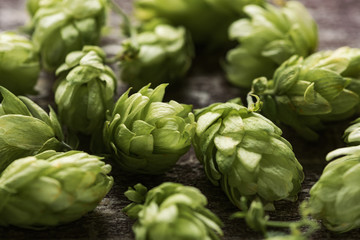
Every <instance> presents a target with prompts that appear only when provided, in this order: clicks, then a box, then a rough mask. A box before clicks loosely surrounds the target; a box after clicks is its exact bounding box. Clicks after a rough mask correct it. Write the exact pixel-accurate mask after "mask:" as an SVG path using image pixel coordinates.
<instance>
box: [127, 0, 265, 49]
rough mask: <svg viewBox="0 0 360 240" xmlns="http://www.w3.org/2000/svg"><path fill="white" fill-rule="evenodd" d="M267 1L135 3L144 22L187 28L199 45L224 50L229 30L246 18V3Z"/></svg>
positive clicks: (159, 0)
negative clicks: (222, 48) (158, 21)
mask: <svg viewBox="0 0 360 240" xmlns="http://www.w3.org/2000/svg"><path fill="white" fill-rule="evenodd" d="M263 3H264V0H192V1H188V0H136V1H135V6H134V9H135V15H136V16H137V18H138V19H140V20H141V21H144V22H147V21H152V20H153V19H154V18H161V19H165V20H166V21H167V22H169V23H170V24H172V25H174V26H184V27H185V28H186V29H188V30H189V31H190V33H191V36H192V38H193V40H194V42H195V43H196V44H197V45H207V46H208V47H209V48H216V47H217V48H221V47H224V45H226V44H228V43H229V40H228V39H227V36H226V31H227V29H228V27H229V26H230V24H231V23H232V22H233V21H235V20H236V19H238V18H239V17H243V16H244V13H243V11H242V9H243V7H244V6H245V5H246V4H258V5H261V4H263Z"/></svg>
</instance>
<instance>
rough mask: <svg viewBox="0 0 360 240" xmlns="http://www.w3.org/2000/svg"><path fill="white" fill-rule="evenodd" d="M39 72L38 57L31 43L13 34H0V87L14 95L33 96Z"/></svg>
mask: <svg viewBox="0 0 360 240" xmlns="http://www.w3.org/2000/svg"><path fill="white" fill-rule="evenodd" d="M39 72H40V60H39V56H38V54H37V52H36V51H35V48H34V45H33V44H32V43H31V41H30V40H29V39H27V38H25V37H23V36H21V35H18V34H15V33H11V32H2V33H0V86H3V87H5V88H7V89H9V90H10V91H11V92H13V93H14V94H16V95H19V94H34V93H35V90H34V87H35V84H36V82H37V80H38V76H39Z"/></svg>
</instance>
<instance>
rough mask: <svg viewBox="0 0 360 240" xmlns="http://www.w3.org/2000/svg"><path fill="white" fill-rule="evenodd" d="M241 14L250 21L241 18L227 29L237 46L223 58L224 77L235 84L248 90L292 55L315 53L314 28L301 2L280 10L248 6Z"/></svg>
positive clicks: (315, 32)
mask: <svg viewBox="0 0 360 240" xmlns="http://www.w3.org/2000/svg"><path fill="white" fill-rule="evenodd" d="M244 11H245V12H246V13H247V14H248V15H249V16H250V19H246V18H244V19H240V20H238V21H236V22H234V23H233V24H232V25H231V27H230V29H229V35H230V38H231V39H236V40H238V41H239V43H240V44H239V46H238V47H236V48H234V49H232V50H230V51H229V52H228V54H227V57H226V58H227V64H226V65H225V70H226V72H227V78H228V79H229V81H230V82H231V83H233V84H234V85H237V86H239V87H243V88H250V87H251V82H252V80H253V79H254V78H257V77H261V76H265V77H271V76H272V74H273V73H274V71H275V70H276V68H277V67H278V66H279V65H280V64H282V63H283V62H284V61H285V60H287V59H288V58H289V57H291V56H292V55H294V54H296V55H300V56H304V57H306V56H308V55H310V54H311V53H312V52H314V51H315V49H316V47H317V43H318V34H317V26H316V23H315V21H314V19H313V18H312V17H311V15H310V14H309V12H308V11H307V10H306V8H305V7H304V6H303V5H302V4H301V3H300V2H297V1H289V2H286V5H285V6H283V7H280V8H277V7H275V6H272V5H271V4H267V5H266V6H265V7H264V8H262V7H260V6H256V5H249V6H246V7H245V8H244Z"/></svg>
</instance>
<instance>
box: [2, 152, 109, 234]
mask: <svg viewBox="0 0 360 240" xmlns="http://www.w3.org/2000/svg"><path fill="white" fill-rule="evenodd" d="M100 159H101V158H99V157H97V156H92V155H88V154H87V153H84V152H79V151H70V152H66V153H57V152H54V151H46V152H43V153H41V154H39V155H37V156H34V157H26V158H22V159H18V160H16V161H14V162H13V163H12V164H11V165H9V166H8V167H7V169H6V170H5V171H4V172H3V173H2V174H1V176H0V225H1V226H7V225H14V226H18V227H44V226H55V225H59V224H64V223H68V222H72V221H74V220H77V219H79V218H80V217H82V216H83V215H84V214H86V213H87V212H90V211H92V210H93V209H95V207H96V206H97V205H98V204H99V202H100V201H101V200H102V199H103V197H104V196H105V195H106V194H107V193H108V192H109V190H110V189H111V187H112V184H113V178H112V177H110V176H108V175H107V174H108V173H109V172H110V170H111V166H110V165H107V164H106V165H105V163H104V162H102V161H100Z"/></svg>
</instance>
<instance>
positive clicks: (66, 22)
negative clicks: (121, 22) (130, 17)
mask: <svg viewBox="0 0 360 240" xmlns="http://www.w3.org/2000/svg"><path fill="white" fill-rule="evenodd" d="M107 4H108V1H107V0H87V1H83V0H62V1H53V4H45V5H41V4H40V7H39V8H38V9H37V10H36V11H35V15H34V16H33V18H32V24H33V27H34V33H33V35H32V40H33V43H34V46H35V49H36V50H37V51H39V52H40V55H41V61H42V65H43V67H44V68H45V69H46V70H47V71H54V70H55V69H56V68H57V67H59V66H60V65H61V64H62V63H63V62H64V60H65V57H66V55H67V54H68V53H70V52H72V51H76V50H81V49H82V47H83V46H85V45H93V44H97V43H98V42H99V39H100V32H101V28H102V27H103V26H104V24H105V18H106V8H107ZM30 5H31V4H30ZM34 8H35V9H36V7H34Z"/></svg>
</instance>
